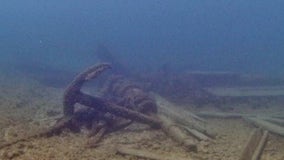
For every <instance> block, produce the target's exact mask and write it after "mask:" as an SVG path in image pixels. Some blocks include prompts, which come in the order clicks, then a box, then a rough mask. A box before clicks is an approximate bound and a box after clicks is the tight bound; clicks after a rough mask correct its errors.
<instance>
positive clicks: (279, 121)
mask: <svg viewBox="0 0 284 160" xmlns="http://www.w3.org/2000/svg"><path fill="white" fill-rule="evenodd" d="M263 119H265V120H266V121H269V122H271V123H274V124H277V125H280V126H283V127H284V119H281V118H271V117H265V118H263Z"/></svg>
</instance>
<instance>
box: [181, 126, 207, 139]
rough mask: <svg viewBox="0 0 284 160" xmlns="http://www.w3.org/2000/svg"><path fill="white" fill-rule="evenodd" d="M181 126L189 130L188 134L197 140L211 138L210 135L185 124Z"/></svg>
mask: <svg viewBox="0 0 284 160" xmlns="http://www.w3.org/2000/svg"><path fill="white" fill-rule="evenodd" d="M183 128H184V129H185V130H186V131H188V132H189V134H191V135H192V136H193V137H195V138H197V139H198V140H199V141H209V140H212V139H211V138H210V137H208V136H207V135H205V134H203V133H201V132H199V131H197V130H195V129H193V128H190V127H187V126H183Z"/></svg>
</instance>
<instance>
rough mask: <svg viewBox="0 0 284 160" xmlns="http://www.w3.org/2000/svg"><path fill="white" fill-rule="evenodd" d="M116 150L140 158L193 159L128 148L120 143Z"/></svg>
mask: <svg viewBox="0 0 284 160" xmlns="http://www.w3.org/2000/svg"><path fill="white" fill-rule="evenodd" d="M116 151H117V153H119V154H122V155H131V156H136V157H140V158H147V159H151V160H192V159H191V158H189V157H187V158H179V157H173V156H171V155H164V154H163V156H162V155H159V154H156V153H154V152H149V151H146V150H141V149H139V150H138V149H133V148H128V147H125V146H122V145H119V146H117V147H116Z"/></svg>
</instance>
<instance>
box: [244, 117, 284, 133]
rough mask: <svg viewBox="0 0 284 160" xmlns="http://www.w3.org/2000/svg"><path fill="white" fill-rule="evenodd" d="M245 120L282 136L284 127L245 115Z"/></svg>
mask: <svg viewBox="0 0 284 160" xmlns="http://www.w3.org/2000/svg"><path fill="white" fill-rule="evenodd" d="M245 120H247V121H249V122H251V123H253V124H254V125H256V126H259V127H261V128H263V129H266V130H268V131H270V132H271V133H275V134H278V135H280V136H284V127H281V126H279V125H276V124H273V123H271V122H268V121H266V120H263V119H261V118H252V117H247V118H245Z"/></svg>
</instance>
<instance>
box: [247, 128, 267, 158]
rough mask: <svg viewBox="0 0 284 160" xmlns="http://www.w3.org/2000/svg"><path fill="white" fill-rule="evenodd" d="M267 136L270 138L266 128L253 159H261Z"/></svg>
mask: <svg viewBox="0 0 284 160" xmlns="http://www.w3.org/2000/svg"><path fill="white" fill-rule="evenodd" d="M267 138H268V131H266V130H265V131H264V133H263V135H262V137H261V139H260V141H259V143H258V146H257V147H256V149H255V151H254V154H253V156H252V159H251V160H259V159H260V157H261V154H262V152H263V148H264V146H265V144H266V141H267Z"/></svg>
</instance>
